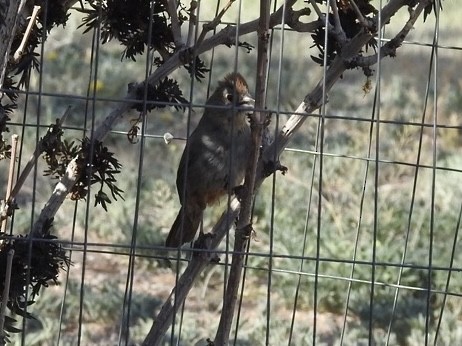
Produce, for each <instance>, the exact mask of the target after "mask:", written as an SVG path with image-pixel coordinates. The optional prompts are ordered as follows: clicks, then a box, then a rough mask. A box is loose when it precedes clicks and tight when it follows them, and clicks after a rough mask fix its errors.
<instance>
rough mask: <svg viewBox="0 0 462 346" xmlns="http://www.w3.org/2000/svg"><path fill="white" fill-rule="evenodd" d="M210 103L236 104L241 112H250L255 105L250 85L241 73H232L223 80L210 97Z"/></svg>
mask: <svg viewBox="0 0 462 346" xmlns="http://www.w3.org/2000/svg"><path fill="white" fill-rule="evenodd" d="M209 104H215V105H224V106H234V107H236V109H237V110H238V111H239V113H244V114H246V113H249V112H250V110H251V109H253V108H254V106H255V100H254V99H253V98H252V96H250V93H249V87H248V85H247V82H246V81H245V79H244V77H242V75H241V74H239V73H230V74H228V75H227V76H226V77H225V78H224V79H223V80H222V81H220V82H218V87H217V89H216V90H215V92H214V93H213V95H212V96H211V97H210V99H209Z"/></svg>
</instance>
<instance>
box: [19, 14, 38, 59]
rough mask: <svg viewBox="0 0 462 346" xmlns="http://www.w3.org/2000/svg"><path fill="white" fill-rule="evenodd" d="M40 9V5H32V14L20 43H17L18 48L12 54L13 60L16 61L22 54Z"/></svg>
mask: <svg viewBox="0 0 462 346" xmlns="http://www.w3.org/2000/svg"><path fill="white" fill-rule="evenodd" d="M39 11H40V6H34V9H33V10H32V14H31V16H30V18H29V24H27V28H26V31H25V32H24V35H23V37H22V40H21V44H20V45H19V47H18V49H17V50H16V52H15V53H14V55H13V61H14V62H18V61H19V59H20V58H21V56H22V55H23V54H24V48H25V47H26V44H27V41H28V40H29V36H30V34H31V32H32V27H33V26H34V23H35V20H36V19H37V15H38V13H39Z"/></svg>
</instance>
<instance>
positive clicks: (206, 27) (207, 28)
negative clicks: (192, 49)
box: [196, 0, 236, 47]
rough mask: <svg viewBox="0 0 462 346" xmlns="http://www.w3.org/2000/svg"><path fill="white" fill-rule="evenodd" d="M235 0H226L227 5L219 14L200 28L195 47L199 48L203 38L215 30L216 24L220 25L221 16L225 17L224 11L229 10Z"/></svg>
mask: <svg viewBox="0 0 462 346" xmlns="http://www.w3.org/2000/svg"><path fill="white" fill-rule="evenodd" d="M235 1H236V0H228V3H227V4H226V5H225V6H224V7H223V8H222V9H221V11H220V13H218V15H217V16H216V17H215V18H214V19H213V20H212V21H211V22H209V23H205V24H204V25H203V26H202V32H201V33H200V35H199V38H198V39H197V42H196V47H200V45H201V44H202V42H203V41H204V38H205V35H207V33H208V32H209V31H212V30H213V29H215V28H216V27H217V26H218V24H220V23H221V18H223V16H224V15H225V13H226V11H228V10H229V8H230V7H231V5H232V4H233V3H234V2H235Z"/></svg>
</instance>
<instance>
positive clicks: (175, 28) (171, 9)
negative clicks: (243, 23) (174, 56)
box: [167, 0, 183, 49]
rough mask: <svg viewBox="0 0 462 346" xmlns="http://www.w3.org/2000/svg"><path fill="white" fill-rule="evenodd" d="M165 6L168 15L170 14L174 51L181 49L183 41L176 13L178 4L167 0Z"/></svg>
mask: <svg viewBox="0 0 462 346" xmlns="http://www.w3.org/2000/svg"><path fill="white" fill-rule="evenodd" d="M167 4H168V13H169V14H170V20H171V22H172V33H173V41H174V42H175V47H176V49H180V48H182V47H183V40H182V38H181V27H180V21H179V20H178V13H177V8H178V3H177V1H176V0H168V1H167Z"/></svg>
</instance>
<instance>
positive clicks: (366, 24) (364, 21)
mask: <svg viewBox="0 0 462 346" xmlns="http://www.w3.org/2000/svg"><path fill="white" fill-rule="evenodd" d="M349 1H350V5H351V8H353V11H355V13H356V17H357V18H358V21H359V22H360V23H361V25H362V26H363V27H365V28H369V29H370V28H371V26H370V23H369V21H368V20H367V19H366V18H364V16H363V14H362V13H361V11H360V10H359V7H358V5H356V2H355V1H354V0H349Z"/></svg>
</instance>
